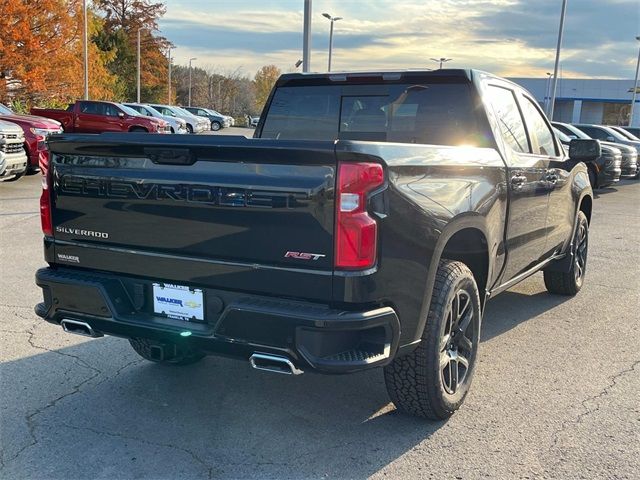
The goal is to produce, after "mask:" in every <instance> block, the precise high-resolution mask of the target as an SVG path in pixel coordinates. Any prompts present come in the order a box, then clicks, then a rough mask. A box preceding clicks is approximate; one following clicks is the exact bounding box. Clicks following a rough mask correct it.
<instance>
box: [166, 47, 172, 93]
mask: <svg viewBox="0 0 640 480" xmlns="http://www.w3.org/2000/svg"><path fill="white" fill-rule="evenodd" d="M168 56H169V85H168V87H169V88H168V89H167V90H168V92H169V95H168V97H167V104H169V105H171V47H169V54H168Z"/></svg>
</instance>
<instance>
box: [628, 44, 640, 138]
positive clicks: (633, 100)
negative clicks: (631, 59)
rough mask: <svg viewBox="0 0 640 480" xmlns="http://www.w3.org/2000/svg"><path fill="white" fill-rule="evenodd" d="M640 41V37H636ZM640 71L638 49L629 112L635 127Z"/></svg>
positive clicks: (631, 123) (630, 122)
mask: <svg viewBox="0 0 640 480" xmlns="http://www.w3.org/2000/svg"><path fill="white" fill-rule="evenodd" d="M636 40H638V41H640V37H636ZM639 69H640V48H638V62H637V63H636V76H635V79H634V80H633V96H632V97H631V111H630V112H629V126H632V125H633V110H634V108H635V106H636V96H637V95H638V70H639Z"/></svg>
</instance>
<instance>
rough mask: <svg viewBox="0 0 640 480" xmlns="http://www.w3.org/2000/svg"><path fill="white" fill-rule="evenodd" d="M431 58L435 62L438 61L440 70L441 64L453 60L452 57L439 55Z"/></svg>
mask: <svg viewBox="0 0 640 480" xmlns="http://www.w3.org/2000/svg"><path fill="white" fill-rule="evenodd" d="M431 60H433V61H434V62H436V63H439V64H440V70H442V64H443V63H447V62H450V61H451V60H453V58H444V57H440V58H432V59H431Z"/></svg>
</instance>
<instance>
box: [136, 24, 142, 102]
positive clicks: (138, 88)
mask: <svg viewBox="0 0 640 480" xmlns="http://www.w3.org/2000/svg"><path fill="white" fill-rule="evenodd" d="M140 30H141V28H138V59H137V66H138V74H137V82H136V91H137V94H136V102H138V103H140Z"/></svg>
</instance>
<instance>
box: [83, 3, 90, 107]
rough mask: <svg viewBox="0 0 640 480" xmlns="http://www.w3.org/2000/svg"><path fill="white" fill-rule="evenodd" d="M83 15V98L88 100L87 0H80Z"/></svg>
mask: <svg viewBox="0 0 640 480" xmlns="http://www.w3.org/2000/svg"><path fill="white" fill-rule="evenodd" d="M82 15H83V17H84V31H83V50H84V99H85V100H89V46H88V45H89V44H88V42H87V0H83V1H82Z"/></svg>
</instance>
